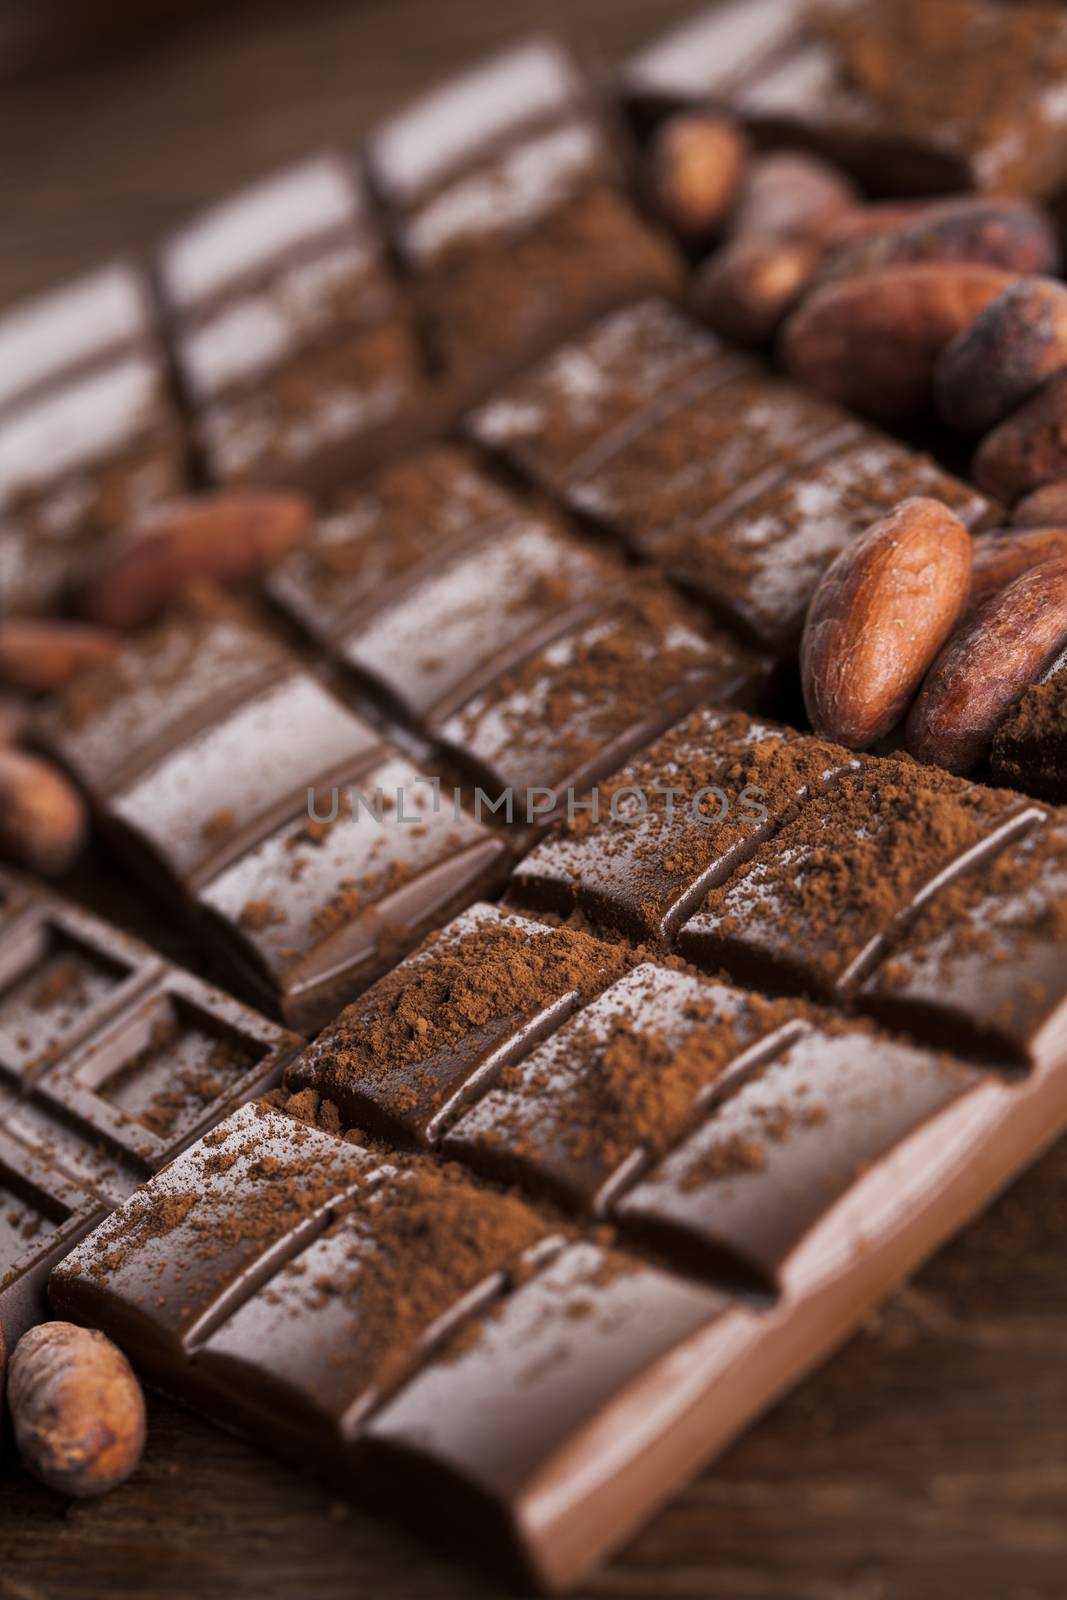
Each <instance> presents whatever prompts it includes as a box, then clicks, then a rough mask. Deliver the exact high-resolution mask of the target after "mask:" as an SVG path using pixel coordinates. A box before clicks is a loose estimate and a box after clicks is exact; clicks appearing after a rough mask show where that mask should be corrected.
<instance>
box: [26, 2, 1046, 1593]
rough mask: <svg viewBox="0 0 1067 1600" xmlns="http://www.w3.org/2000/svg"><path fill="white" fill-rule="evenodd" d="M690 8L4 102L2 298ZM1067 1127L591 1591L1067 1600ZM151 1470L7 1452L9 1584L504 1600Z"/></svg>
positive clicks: (390, 1545)
mask: <svg viewBox="0 0 1067 1600" xmlns="http://www.w3.org/2000/svg"><path fill="white" fill-rule="evenodd" d="M687 9H688V0H657V3H649V0H539V3H535V0H378V3H374V0H368V3H366V4H362V5H360V4H349V5H337V4H327V3H324V0H300V3H299V4H297V5H287V6H284V7H279V8H275V7H273V6H262V5H260V6H258V7H253V8H244V9H241V10H239V11H238V12H230V13H227V12H226V11H225V10H224V12H223V15H222V17H221V18H216V19H215V20H214V21H211V22H200V23H196V24H193V25H191V26H190V27H189V28H188V30H187V31H185V32H183V33H180V34H178V35H175V36H173V37H169V38H168V39H167V40H166V42H165V43H164V45H162V46H161V47H159V48H157V49H155V50H153V51H150V52H145V51H140V52H139V53H137V54H135V55H131V56H128V57H127V59H125V60H123V61H121V62H110V63H106V64H96V65H94V66H93V67H92V68H91V69H87V70H83V71H79V72H77V73H69V72H68V73H65V74H62V75H57V76H54V77H52V78H50V79H46V80H39V81H37V82H33V83H24V84H21V85H18V86H14V87H7V88H5V89H3V90H2V91H0V198H2V202H3V217H2V224H0V306H2V305H3V304H4V303H6V302H8V301H10V300H12V299H14V298H15V297H16V296H18V295H19V294H23V293H27V292H32V291H34V290H36V289H38V288H42V287H45V286H47V285H48V284H50V283H53V282H56V281H59V280H61V279H62V278H63V277H64V276H66V275H68V274H69V273H71V272H74V271H76V270H78V269H79V268H81V267H84V266H88V265H91V264H92V263H93V262H95V261H97V260H99V259H100V258H101V257H102V256H104V255H106V254H107V253H108V252H110V251H115V250H117V249H126V248H132V249H135V248H138V247H141V246H144V245H145V244H147V243H148V242H150V241H151V240H152V239H153V238H154V237H155V236H157V235H158V234H159V233H160V231H161V230H162V229H164V228H166V227H167V226H169V225H170V224H171V223H172V222H173V221H175V220H176V219H177V218H179V217H180V216H181V215H182V214H183V213H185V212H187V211H188V210H190V209H191V208H193V207H195V206H196V205H197V204H199V203H200V202H201V201H203V200H205V199H207V198H210V197H211V196H212V195H215V194H217V193H219V192H220V191H221V190H223V189H225V188H226V187H227V186H228V185H231V184H235V183H239V182H240V181H242V180H243V179H246V178H248V177H251V176H254V175H255V174H257V173H258V172H260V171H261V170H263V169H266V168H269V167H270V166H271V165H272V164H274V163H277V162H280V161H284V160H286V159H288V158H290V157H293V156H297V155H300V154H301V153H303V152H305V151H307V150H309V149H310V148H312V147H313V146H315V145H316V144H319V143H323V142H329V141H332V140H347V139H351V138H353V137H355V136H356V135H357V134H358V133H359V132H360V130H361V129H363V128H365V127H367V126H368V125H369V124H370V123H371V122H373V120H374V119H375V118H376V117H378V116H379V115H380V114H381V113H382V112H384V111H386V110H387V109H389V108H390V107H392V106H394V105H396V104H398V103H399V102H401V101H402V100H403V98H404V97H405V96H406V95H407V94H409V93H411V92H413V91H414V90H416V89H418V88H419V87H420V86H421V85H422V84H425V83H429V82H432V81H433V79H434V78H435V77H437V76H438V75H440V74H441V73H443V72H444V71H446V70H447V69H449V68H450V67H452V66H454V65H456V64H459V63H462V62H465V61H467V60H469V59H471V58H472V57H473V56H474V55H476V54H477V52H478V51H480V50H483V49H487V48H490V47H491V46H492V45H494V44H495V43H498V42H499V41H501V40H504V39H507V38H509V37H511V36H513V35H515V34H516V33H518V32H520V31H522V30H523V29H527V28H530V27H535V26H549V27H560V26H562V27H568V28H570V30H571V32H572V33H574V32H576V33H577V34H578V36H579V37H584V38H585V39H586V40H587V41H589V42H591V43H593V44H596V45H598V46H599V47H600V48H602V49H603V50H604V51H606V52H608V53H611V54H618V53H621V52H624V51H625V50H626V49H628V48H629V47H631V46H632V45H633V44H635V43H636V42H637V41H638V40H639V39H641V38H642V37H643V36H644V35H645V34H646V33H647V32H649V31H650V30H652V29H653V28H655V27H656V26H659V25H662V24H665V23H667V22H669V21H670V20H671V19H672V18H673V17H676V16H680V15H683V14H684V13H685V11H686V10H687ZM1065 1351H1067V1143H1061V1144H1060V1145H1059V1146H1058V1147H1057V1148H1055V1149H1054V1150H1053V1151H1052V1152H1051V1153H1050V1154H1049V1155H1048V1156H1046V1158H1045V1159H1044V1161H1043V1162H1041V1163H1040V1164H1039V1165H1038V1166H1037V1167H1035V1168H1034V1169H1033V1170H1032V1171H1031V1172H1030V1173H1029V1174H1028V1175H1027V1176H1026V1177H1025V1178H1023V1179H1022V1180H1021V1182H1019V1183H1018V1184H1017V1185H1016V1186H1015V1188H1014V1189H1013V1190H1011V1191H1010V1192H1009V1193H1008V1194H1007V1195H1006V1196H1005V1197H1004V1198H1003V1199H1002V1200H1001V1201H1000V1202H999V1203H998V1204H997V1205H996V1206H995V1207H994V1208H993V1209H992V1210H991V1211H990V1212H989V1213H988V1214H987V1215H986V1216H985V1217H983V1218H982V1219H981V1220H980V1221H979V1222H977V1223H976V1224H975V1225H974V1226H973V1227H972V1228H970V1229H969V1230H968V1231H967V1232H966V1233H965V1234H964V1235H963V1236H962V1237H961V1238H959V1239H958V1240H957V1241H956V1242H955V1243H954V1244H952V1245H951V1246H950V1247H948V1248H947V1249H946V1250H944V1251H943V1252H942V1253H941V1254H940V1255H939V1256H938V1257H937V1258H936V1259H935V1260H934V1261H933V1262H932V1263H931V1264H930V1265H929V1266H928V1267H927V1268H926V1269H925V1271H924V1272H922V1273H921V1274H920V1275H919V1277H918V1278H917V1279H916V1280H915V1281H914V1282H913V1283H912V1284H911V1285H910V1286H909V1287H908V1288H906V1289H904V1290H903V1291H901V1292H900V1293H899V1294H898V1295H897V1296H896V1297H895V1298H894V1299H893V1300H892V1301H891V1302H890V1303H889V1305H888V1306H886V1307H885V1308H884V1309H883V1310H882V1311H881V1312H880V1313H879V1314H878V1315H877V1316H876V1317H874V1318H872V1319H871V1320H870V1322H869V1323H868V1325H867V1326H866V1327H865V1328H864V1329H863V1331H862V1332H861V1333H859V1334H858V1335H857V1336H856V1337H855V1338H854V1339H853V1340H852V1341H851V1342H850V1343H849V1344H848V1346H847V1347H846V1348H845V1349H844V1350H842V1351H841V1352H840V1353H839V1354H838V1355H837V1356H836V1357H835V1358H834V1359H833V1360H831V1361H830V1362H828V1363H827V1365H826V1366H825V1367H824V1368H823V1369H822V1370H821V1371H820V1372H818V1373H817V1374H815V1375H814V1376H813V1377H812V1378H810V1379H809V1380H808V1381H807V1382H806V1383H804V1384H802V1385H801V1386H800V1387H799V1388H798V1389H796V1390H795V1391H794V1392H793V1394H792V1395H791V1396H790V1397H789V1398H788V1399H787V1400H786V1401H784V1402H783V1403H782V1404H780V1405H779V1406H778V1407H777V1408H776V1409H775V1410H774V1411H772V1412H771V1413H770V1414H769V1415H768V1416H767V1417H765V1418H764V1419H763V1420H762V1421H761V1422H760V1423H759V1424H758V1425H756V1426H755V1427H754V1428H752V1429H751V1430H750V1432H749V1433H748V1434H747V1435H746V1436H745V1437H744V1438H743V1439H742V1440H741V1441H740V1442H739V1443H738V1444H736V1445H735V1446H734V1447H733V1448H732V1449H731V1450H730V1451H729V1452H728V1453H727V1454H726V1455H725V1456H724V1457H723V1458H722V1459H721V1460H720V1461H719V1462H717V1463H716V1464H715V1465H714V1466H712V1467H711V1468H710V1469H709V1470H708V1471H706V1472H705V1473H704V1475H703V1476H702V1477H701V1478H699V1479H698V1480H697V1481H696V1482H695V1483H693V1484H691V1485H690V1486H689V1487H688V1488H686V1489H684V1490H683V1491H681V1492H680V1493H678V1494H676V1495H675V1496H674V1497H673V1498H672V1499H671V1500H670V1502H669V1504H668V1505H667V1507H666V1508H665V1509H664V1510H663V1511H662V1512H660V1514H659V1515H658V1516H657V1517H655V1518H654V1520H653V1521H652V1522H651V1523H650V1524H649V1526H648V1527H647V1528H646V1529H645V1530H644V1532H643V1533H641V1534H640V1535H639V1536H638V1537H637V1538H636V1539H635V1540H634V1541H633V1542H632V1543H631V1544H630V1545H629V1547H628V1548H627V1549H625V1550H624V1551H622V1552H621V1554H620V1555H619V1556H618V1558H617V1559H616V1560H615V1561H614V1562H613V1563H612V1564H611V1565H610V1566H609V1567H608V1568H606V1569H604V1570H603V1571H602V1572H601V1573H599V1574H598V1575H597V1576H596V1578H595V1579H594V1580H593V1581H592V1582H590V1583H589V1584H588V1586H587V1587H586V1589H585V1590H584V1591H583V1593H584V1594H586V1595H590V1596H591V1595H597V1596H602V1597H606V1596H615V1597H619V1600H623V1597H627V1600H663V1597H667V1596H687V1597H691V1600H956V1597H959V1600H964V1597H966V1600H1062V1597H1063V1596H1064V1595H1065V1594H1067V1361H1065V1359H1064V1357H1065ZM150 1412H151V1416H150V1421H151V1437H150V1443H149V1448H148V1452H147V1455H146V1458H145V1461H144V1464H143V1466H142V1468H141V1470H140V1471H139V1472H138V1474H137V1476H136V1477H135V1478H134V1479H133V1480H132V1481H131V1482H130V1483H129V1484H127V1485H125V1486H124V1487H123V1488H122V1489H120V1490H118V1491H117V1492H116V1493H114V1494H112V1495H109V1496H107V1497H106V1498H105V1499H103V1500H100V1501H96V1502H90V1503H87V1504H76V1503H75V1504H68V1503H66V1502H64V1501H62V1500H60V1499H59V1498H57V1497H55V1496H52V1495H50V1494H49V1493H48V1492H47V1491H45V1490H43V1489H40V1488H39V1487H38V1486H36V1485H35V1484H33V1483H32V1482H31V1481H30V1480H29V1479H27V1478H26V1477H25V1476H23V1475H22V1474H20V1473H19V1472H18V1471H17V1469H16V1468H15V1466H14V1465H13V1463H12V1462H11V1460H10V1451H8V1454H7V1456H6V1457H5V1462H4V1465H3V1468H2V1469H0V1600H60V1597H64V1600H68V1597H69V1600H96V1597H98V1596H100V1597H103V1596H127V1595H128V1596H131V1597H133V1596H136V1597H137V1600H186V1597H189V1596H196V1597H197V1600H215V1597H216V1596H217V1597H219V1600H334V1597H341V1596H345V1597H349V1596H354V1595H360V1596H364V1595H365V1596H368V1597H374V1600H431V1597H433V1600H480V1597H483V1596H489V1595H493V1594H495V1593H497V1590H496V1589H495V1588H493V1587H492V1586H491V1585H489V1584H487V1583H483V1582H482V1581H481V1580H479V1579H478V1578H476V1577H474V1576H472V1574H471V1573H470V1572H469V1571H468V1570H466V1569H465V1568H461V1567H459V1566H456V1565H454V1564H452V1563H450V1562H447V1561H445V1560H443V1559H441V1558H439V1557H437V1556H436V1555H434V1554H432V1553H430V1552H428V1551H427V1550H425V1549H424V1548H423V1547H422V1546H420V1545H419V1544H417V1543H416V1542H415V1541H414V1540H412V1539H410V1538H409V1537H408V1536H406V1535H405V1534H403V1533H401V1532H398V1531H397V1530H395V1529H393V1528H391V1527H388V1526H385V1525H383V1524H382V1523H380V1522H378V1521H375V1520H373V1519H372V1518H370V1517H367V1516H364V1515H362V1514H361V1513H360V1512H358V1511H356V1510H353V1509H352V1508H350V1507H347V1506H345V1505H342V1504H341V1503H340V1502H332V1501H331V1500H330V1498H329V1497H328V1496H326V1495H324V1494H322V1493H321V1492H320V1491H319V1490H317V1489H315V1488H312V1487H311V1486H309V1485H307V1484H304V1483H302V1482H301V1481H300V1479H299V1478H298V1477H297V1476H296V1475H295V1474H293V1473H292V1472H290V1471H289V1470H288V1469H286V1468H284V1467H282V1466H280V1465H276V1464H275V1463H274V1462H272V1461H270V1460H268V1459H266V1458H264V1457H262V1456H260V1455H259V1454H257V1453H255V1452H253V1451H252V1450H250V1449H248V1448H246V1447H245V1446H244V1445H242V1444H241V1443H240V1442H238V1441H237V1440H234V1439H232V1438H230V1437H228V1436H227V1435H225V1434H223V1433H220V1432H218V1431H216V1430H215V1429H213V1428H211V1427H209V1426H207V1425H206V1424H204V1423H201V1422H200V1421H198V1420H196V1419H194V1418H191V1417H188V1416H186V1415H185V1414H184V1413H182V1412H180V1411H178V1410H177V1409H176V1408H174V1407H172V1406H169V1405H165V1404H163V1403H162V1402H156V1401H153V1402H152V1403H151V1407H150Z"/></svg>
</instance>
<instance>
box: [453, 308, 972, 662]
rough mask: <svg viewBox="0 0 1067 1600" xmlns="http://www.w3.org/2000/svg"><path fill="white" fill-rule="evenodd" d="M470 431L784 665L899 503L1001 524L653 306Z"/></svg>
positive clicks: (483, 413) (833, 413) (861, 431)
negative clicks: (838, 569) (824, 584)
mask: <svg viewBox="0 0 1067 1600" xmlns="http://www.w3.org/2000/svg"><path fill="white" fill-rule="evenodd" d="M468 430H469V431H470V432H471V434H472V435H473V437H475V438H476V439H477V440H478V441H479V442H480V443H481V444H483V445H484V446H486V447H488V448H491V449H496V450H499V451H501V452H503V454H504V455H505V456H506V457H507V459H508V461H509V462H510V463H511V464H512V465H513V466H516V467H518V468H519V469H520V470H521V471H523V472H524V473H526V474H527V475H528V476H530V477H532V478H534V479H535V480H537V481H539V482H541V483H543V484H544V485H545V486H546V487H548V488H550V489H552V490H553V491H554V492H555V493H557V494H561V495H563V497H564V498H565V499H566V500H567V501H568V502H569V503H570V504H571V505H572V506H573V507H574V508H575V509H577V510H578V511H580V512H582V513H583V514H584V515H586V516H591V517H593V518H594V519H596V520H597V521H598V522H601V523H603V524H604V525H605V526H606V527H607V528H608V530H609V531H610V532H612V533H613V534H615V535H616V536H617V537H619V538H621V539H623V540H624V541H625V542H626V543H627V544H628V545H629V546H630V547H632V548H633V549H634V550H636V551H637V552H639V553H640V555H642V556H643V557H644V558H645V559H647V560H650V561H652V562H654V563H655V564H656V565H657V566H660V567H663V568H665V569H666V570H667V571H668V572H669V573H670V574H671V576H672V577H674V578H675V579H676V580H677V581H678V582H679V583H681V584H682V585H683V586H684V587H685V588H686V589H688V590H690V591H692V592H693V593H695V594H697V595H698V596H699V597H700V598H701V600H703V601H705V602H706V603H707V604H709V605H710V606H711V607H712V608H713V609H714V610H715V611H716V612H717V613H718V614H719V615H720V616H721V617H722V618H723V619H724V620H725V621H726V622H728V623H729V624H730V625H731V626H732V627H735V628H738V629H740V630H741V631H742V632H743V633H745V634H746V635H747V636H748V637H749V638H751V639H752V640H753V641H754V642H755V643H757V644H759V645H761V646H763V647H764V648H767V649H770V650H773V651H774V652H775V653H776V654H778V655H782V656H787V655H791V654H792V653H793V652H794V651H795V649H796V646H797V642H798V639H799V635H800V631H801V628H802V625H803V619H804V615H805V612H806V610H807V607H808V603H809V601H810V599H811V596H812V594H813V593H814V590H815V587H816V585H817V583H818V580H819V578H820V577H821V576H822V574H823V572H824V571H825V570H826V568H827V566H828V565H829V564H830V562H831V561H832V560H833V559H834V557H835V556H836V555H837V554H838V553H839V552H840V551H841V550H842V549H843V548H844V547H845V545H846V544H847V543H848V542H849V540H850V539H852V538H854V537H855V536H856V535H857V534H858V533H860V532H862V531H863V530H864V529H865V528H867V527H868V526H869V525H870V524H871V523H872V522H875V521H877V520H878V519H879V518H880V517H882V516H884V515H885V513H886V511H887V510H890V509H891V508H892V507H893V506H894V505H896V504H897V503H898V502H899V501H900V500H902V499H905V498H907V497H908V496H909V495H914V494H922V495H930V496H933V497H935V498H937V499H941V500H944V501H945V503H946V504H947V505H949V506H950V507H951V508H952V509H953V510H954V511H956V512H957V514H958V515H959V516H960V517H961V518H962V520H963V521H965V522H966V523H967V524H968V526H980V525H982V524H984V523H986V522H988V521H990V520H991V519H992V518H993V517H994V515H995V512H994V508H993V507H992V506H991V505H990V504H989V502H988V501H987V500H985V499H984V498H983V497H982V496H981V495H979V494H978V493H977V492H976V491H975V490H973V489H971V488H970V487H969V486H966V485H964V484H962V483H960V482H958V481H957V480H956V479H954V478H952V477H950V476H949V475H948V474H947V473H945V472H943V471H941V469H940V468H938V467H936V466H935V465H934V463H933V462H932V461H930V460H929V459H928V458H927V457H925V456H920V455H916V454H914V453H912V452H911V451H909V450H907V449H906V448H905V447H904V446H903V445H900V444H898V443H896V442H895V441H892V440H890V439H887V438H885V437H883V436H882V435H881V434H879V433H876V432H875V431H874V430H873V429H870V428H866V427H864V426H862V425H861V424H859V423H857V422H855V421H853V420H851V419H849V418H848V417H847V416H846V415H845V413H844V412H842V411H839V410H836V409H835V408H833V407H830V406H827V405H825V404H824V403H823V402H822V401H818V400H814V399H812V398H811V397H810V396H808V395H806V394H805V393H804V392H803V391H802V390H800V389H798V388H796V387H795V386H793V385H791V384H785V383H782V382H780V381H778V380H776V379H772V378H770V377H769V376H768V375H767V374H766V373H765V372H764V371H763V370H762V369H761V368H759V367H757V366H756V365H755V363H753V362H752V361H749V360H746V359H745V358H742V357H739V356H736V355H728V354H726V353H724V352H723V347H722V346H721V345H719V343H718V341H717V340H716V339H714V338H713V336H711V335H710V334H708V333H707V332H706V331H705V330H703V329H701V328H700V327H699V326H698V325H697V324H696V323H690V322H688V321H687V319H686V318H684V317H683V316H682V315H681V313H679V312H676V311H673V310H671V309H670V308H669V307H667V306H665V305H663V304H662V302H658V301H647V302H645V303H643V304H642V305H639V306H635V307H630V308H628V310H626V311H624V312H619V313H617V314H616V315H615V316H613V317H610V318H607V319H606V320H605V321H603V322H601V323H599V324H598V325H597V326H596V327H595V328H594V329H592V330H591V331H590V332H589V333H587V334H585V335H584V336H583V337H581V338H579V339H576V340H574V341H572V342H571V343H570V344H569V345H566V346H564V347H563V349H562V350H560V351H558V352H557V353H556V354H555V355H554V356H552V357H551V358H549V359H548V360H547V361H545V362H543V363H542V364H541V365H540V366H539V367H537V368H535V369H534V371H533V372H532V373H529V374H527V375H525V376H524V377H522V378H520V379H518V380H517V381H516V382H515V383H513V384H511V385H509V386H508V388H506V389H505V390H503V391H502V392H501V393H500V394H499V395H498V396H497V397H496V398H495V399H494V400H491V401H490V402H489V403H488V404H487V405H485V406H483V407H482V408H481V410H480V411H477V412H475V413H474V415H473V416H472V417H471V418H470V419H468Z"/></svg>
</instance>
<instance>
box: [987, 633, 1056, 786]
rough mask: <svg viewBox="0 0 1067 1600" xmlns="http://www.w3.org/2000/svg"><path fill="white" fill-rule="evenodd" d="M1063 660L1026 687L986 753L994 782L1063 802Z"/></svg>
mask: <svg viewBox="0 0 1067 1600" xmlns="http://www.w3.org/2000/svg"><path fill="white" fill-rule="evenodd" d="M1065 729H1067V661H1064V660H1062V659H1061V660H1059V661H1056V662H1054V663H1053V665H1052V667H1051V668H1050V669H1049V671H1048V672H1047V673H1046V674H1045V676H1044V677H1043V679H1042V681H1041V682H1040V683H1035V684H1033V685H1032V686H1031V688H1029V689H1027V691H1026V693H1025V694H1024V695H1023V697H1022V699H1021V700H1020V701H1019V704H1018V705H1017V706H1015V707H1014V708H1013V710H1012V711H1011V712H1010V714H1009V715H1008V717H1007V718H1006V719H1005V721H1004V722H1002V723H1001V725H1000V727H999V728H998V729H997V732H996V735H995V737H994V739H993V752H992V756H991V758H990V764H991V769H992V775H993V781H994V783H1003V784H1006V785H1008V787H1010V788H1012V789H1021V790H1022V791H1023V792H1024V794H1032V795H1036V796H1037V797H1038V798H1039V799H1042V800H1052V801H1055V802H1057V803H1060V804H1062V803H1063V802H1065V801H1067V750H1065V746H1064V730H1065Z"/></svg>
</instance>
